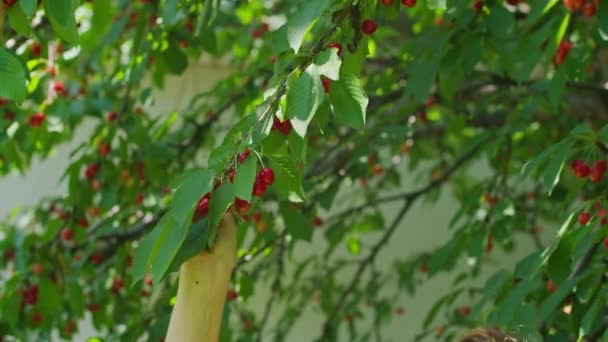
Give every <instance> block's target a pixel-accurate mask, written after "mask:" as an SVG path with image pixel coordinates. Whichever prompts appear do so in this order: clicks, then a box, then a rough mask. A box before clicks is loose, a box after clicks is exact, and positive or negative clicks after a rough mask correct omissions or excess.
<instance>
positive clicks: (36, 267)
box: [32, 263, 43, 274]
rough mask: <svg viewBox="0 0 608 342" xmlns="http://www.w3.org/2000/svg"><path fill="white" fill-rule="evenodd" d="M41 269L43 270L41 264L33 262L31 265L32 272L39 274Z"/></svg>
mask: <svg viewBox="0 0 608 342" xmlns="http://www.w3.org/2000/svg"><path fill="white" fill-rule="evenodd" d="M42 270H43V267H42V264H40V263H35V264H33V265H32V273H34V274H40V273H42Z"/></svg>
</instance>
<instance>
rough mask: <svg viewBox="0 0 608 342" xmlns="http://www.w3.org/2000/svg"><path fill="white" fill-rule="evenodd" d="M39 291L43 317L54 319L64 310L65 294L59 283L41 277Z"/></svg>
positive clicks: (39, 303) (39, 305)
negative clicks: (63, 300) (63, 294)
mask: <svg viewBox="0 0 608 342" xmlns="http://www.w3.org/2000/svg"><path fill="white" fill-rule="evenodd" d="M38 286H39V290H38V291H39V292H38V304H37V305H38V308H39V309H40V312H41V313H42V316H43V317H48V319H53V317H55V316H56V315H58V314H59V313H61V311H62V301H61V299H62V298H63V296H62V295H61V292H60V291H59V288H58V287H57V285H55V284H54V283H53V282H52V281H50V280H49V279H47V278H42V279H40V283H39V284H38Z"/></svg>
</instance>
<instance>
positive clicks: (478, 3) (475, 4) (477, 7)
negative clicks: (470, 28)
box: [473, 0, 483, 13]
mask: <svg viewBox="0 0 608 342" xmlns="http://www.w3.org/2000/svg"><path fill="white" fill-rule="evenodd" d="M473 9H474V10H475V12H477V13H479V12H481V10H482V9H483V1H481V0H475V1H473Z"/></svg>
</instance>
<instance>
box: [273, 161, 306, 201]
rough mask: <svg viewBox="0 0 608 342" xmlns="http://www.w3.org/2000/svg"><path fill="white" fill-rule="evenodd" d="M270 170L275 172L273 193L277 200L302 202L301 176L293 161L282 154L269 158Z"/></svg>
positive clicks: (303, 196) (303, 197)
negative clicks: (277, 196) (276, 195)
mask: <svg viewBox="0 0 608 342" xmlns="http://www.w3.org/2000/svg"><path fill="white" fill-rule="evenodd" d="M271 165H272V169H273V170H274V172H275V186H274V188H275V191H276V192H277V194H278V195H279V198H282V199H287V200H290V201H292V202H303V201H304V199H305V195H304V189H302V175H301V173H300V171H299V170H298V169H296V167H295V166H294V164H293V161H292V160H291V159H290V158H289V157H288V156H287V155H284V154H273V155H272V156H271Z"/></svg>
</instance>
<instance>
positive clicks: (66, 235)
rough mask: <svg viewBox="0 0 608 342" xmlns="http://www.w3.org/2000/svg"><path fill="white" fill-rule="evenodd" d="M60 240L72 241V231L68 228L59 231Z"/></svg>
mask: <svg viewBox="0 0 608 342" xmlns="http://www.w3.org/2000/svg"><path fill="white" fill-rule="evenodd" d="M61 239H62V240H63V241H72V239H74V231H73V230H71V229H70V228H64V229H63V230H62V231H61Z"/></svg>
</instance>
